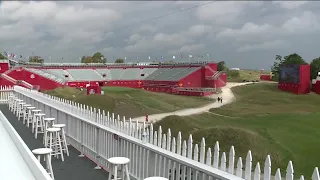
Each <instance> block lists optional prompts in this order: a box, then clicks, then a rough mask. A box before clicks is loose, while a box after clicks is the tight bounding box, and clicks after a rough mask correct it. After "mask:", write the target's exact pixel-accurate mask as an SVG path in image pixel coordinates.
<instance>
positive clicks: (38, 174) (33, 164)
mask: <svg viewBox="0 0 320 180" xmlns="http://www.w3.org/2000/svg"><path fill="white" fill-rule="evenodd" d="M6 90H9V89H6ZM11 90H12V89H11ZM12 92H13V91H3V89H2V88H1V93H0V94H2V93H6V94H8V95H9V94H11V93H12ZM5 97H7V96H5ZM1 100H3V99H2V97H1ZM0 122H1V124H2V125H3V126H4V128H5V129H6V131H7V133H8V134H9V136H10V138H11V140H12V141H13V142H14V144H15V146H16V147H17V149H18V151H19V153H20V155H21V156H22V159H23V160H24V161H25V163H26V164H27V166H28V167H29V169H30V171H31V172H32V174H33V176H34V178H35V179H36V180H51V177H50V176H49V174H48V173H47V172H46V170H45V169H44V168H43V166H42V165H41V164H40V162H39V161H38V160H37V159H36V158H35V156H34V155H33V154H32V152H31V151H30V149H29V148H28V146H27V145H26V144H25V143H24V141H23V140H22V139H21V137H20V136H19V134H18V133H17V131H16V130H15V129H14V127H13V126H12V125H11V124H10V122H9V121H8V119H7V118H6V117H5V116H4V115H3V113H2V112H1V111H0ZM0 134H1V133H0ZM1 148H6V147H1ZM18 159H19V158H17V159H11V161H14V160H18ZM1 163H6V162H5V161H3V159H2V160H1V161H0V164H1ZM11 168H16V167H11ZM23 172H25V171H23V170H19V171H18V172H17V173H23ZM0 177H1V174H0Z"/></svg>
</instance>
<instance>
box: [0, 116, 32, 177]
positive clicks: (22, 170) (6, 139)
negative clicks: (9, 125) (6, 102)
mask: <svg viewBox="0 0 320 180" xmlns="http://www.w3.org/2000/svg"><path fill="white" fill-rule="evenodd" d="M0 179H1V180H35V179H36V178H35V177H34V175H33V174H32V172H31V171H30V169H29V167H28V165H27V164H26V162H25V161H24V159H23V157H22V156H21V154H20V152H19V150H18V148H17V147H16V146H15V144H14V142H13V141H12V140H11V138H10V135H9V134H8V133H7V131H6V129H5V128H4V127H3V125H2V122H1V121H0Z"/></svg>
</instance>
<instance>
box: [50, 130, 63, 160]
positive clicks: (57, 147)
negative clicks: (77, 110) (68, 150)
mask: <svg viewBox="0 0 320 180" xmlns="http://www.w3.org/2000/svg"><path fill="white" fill-rule="evenodd" d="M60 131H61V130H60V128H48V129H47V132H48V137H49V140H47V142H48V143H49V144H48V146H49V148H50V149H52V151H53V152H52V153H51V156H56V157H57V158H58V159H59V155H60V156H61V160H62V161H64V157H63V151H62V145H61V138H60ZM48 137H47V138H48Z"/></svg>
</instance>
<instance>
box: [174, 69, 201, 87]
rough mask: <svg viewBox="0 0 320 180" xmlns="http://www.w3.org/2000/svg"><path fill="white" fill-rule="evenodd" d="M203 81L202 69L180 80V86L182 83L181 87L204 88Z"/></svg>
mask: <svg viewBox="0 0 320 180" xmlns="http://www.w3.org/2000/svg"><path fill="white" fill-rule="evenodd" d="M203 80H204V75H203V70H202V68H200V69H198V70H196V71H195V72H193V73H191V74H189V75H188V76H186V77H184V78H182V79H180V80H179V83H178V84H180V83H182V86H181V87H202V86H203Z"/></svg>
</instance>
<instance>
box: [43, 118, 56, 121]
mask: <svg viewBox="0 0 320 180" xmlns="http://www.w3.org/2000/svg"><path fill="white" fill-rule="evenodd" d="M55 119H56V118H43V120H45V121H53V120H55Z"/></svg>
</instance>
